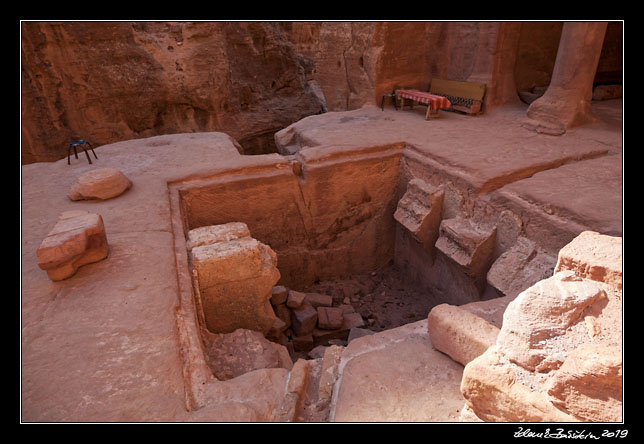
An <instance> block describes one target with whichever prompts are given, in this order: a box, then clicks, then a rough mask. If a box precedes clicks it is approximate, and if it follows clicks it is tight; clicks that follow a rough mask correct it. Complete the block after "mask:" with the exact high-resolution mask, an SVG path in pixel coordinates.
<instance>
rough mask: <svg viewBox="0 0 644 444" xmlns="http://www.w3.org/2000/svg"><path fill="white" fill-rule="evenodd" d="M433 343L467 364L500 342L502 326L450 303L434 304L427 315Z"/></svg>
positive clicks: (435, 346) (437, 348)
mask: <svg viewBox="0 0 644 444" xmlns="http://www.w3.org/2000/svg"><path fill="white" fill-rule="evenodd" d="M427 331H428V333H429V339H430V340H431V341H432V345H433V346H434V348H435V349H436V350H438V351H441V352H443V353H445V354H446V355H448V356H449V357H451V358H452V359H453V360H455V361H456V362H459V363H461V364H463V365H467V364H468V363H469V362H470V361H472V360H473V359H475V358H476V357H478V356H480V355H482V354H483V353H484V352H485V350H487V349H488V348H489V347H491V346H492V345H494V344H495V343H496V338H497V336H498V334H499V329H498V328H497V327H495V326H494V325H492V324H490V323H489V322H487V321H486V320H485V319H483V318H481V317H479V316H476V315H475V314H473V313H470V312H468V311H465V310H462V309H460V308H459V307H456V306H454V305H449V304H441V305H437V306H436V307H434V308H433V309H432V310H431V311H430V312H429V316H428V317H427Z"/></svg>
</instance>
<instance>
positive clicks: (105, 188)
mask: <svg viewBox="0 0 644 444" xmlns="http://www.w3.org/2000/svg"><path fill="white" fill-rule="evenodd" d="M131 186H132V182H130V179H128V178H127V177H126V176H125V174H123V173H122V172H120V171H119V170H117V169H114V168H98V169H95V170H92V171H88V172H87V173H85V174H83V175H82V176H80V177H79V178H78V179H77V180H76V182H74V184H73V185H72V186H71V188H70V189H69V192H68V193H67V197H69V198H70V199H71V200H93V199H97V200H107V199H111V198H113V197H117V196H119V195H121V194H123V193H124V192H126V191H127V190H129V189H130V187H131Z"/></svg>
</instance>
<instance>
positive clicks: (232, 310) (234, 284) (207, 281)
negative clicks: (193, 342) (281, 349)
mask: <svg viewBox="0 0 644 444" xmlns="http://www.w3.org/2000/svg"><path fill="white" fill-rule="evenodd" d="M226 225H227V226H226V227H215V228H211V229H209V230H205V229H197V230H199V232H197V233H192V232H191V233H189V235H188V237H189V239H192V240H195V241H196V240H197V239H200V241H199V245H198V246H193V247H192V250H191V252H190V258H191V263H192V267H193V279H194V281H195V283H196V284H197V285H196V286H197V288H198V290H199V296H200V299H201V306H202V309H203V314H204V318H205V321H206V326H207V328H208V330H210V331H211V332H212V333H231V332H233V331H235V330H236V329H238V328H246V329H250V330H255V331H259V332H262V333H264V334H266V333H267V332H268V331H269V330H270V329H271V328H272V327H273V325H274V324H275V320H276V319H277V318H276V316H275V312H274V311H273V308H272V306H271V304H270V298H271V296H272V289H273V287H274V286H275V284H276V283H277V281H278V280H279V278H280V273H279V270H278V269H277V255H276V254H275V252H274V251H273V250H272V249H271V248H270V247H269V246H267V245H264V244H262V243H261V242H259V241H257V240H256V239H253V238H251V237H235V236H238V235H240V234H243V233H244V232H245V230H243V227H242V226H240V225H229V224H226ZM202 228H203V227H202ZM238 229H241V231H240V230H238ZM222 233H225V234H222ZM231 237H232V239H231ZM208 241H214V242H215V243H212V244H207V243H204V242H208ZM193 245H197V242H195V244H193Z"/></svg>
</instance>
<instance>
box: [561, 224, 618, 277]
mask: <svg viewBox="0 0 644 444" xmlns="http://www.w3.org/2000/svg"><path fill="white" fill-rule="evenodd" d="M562 270H572V271H574V272H575V274H576V275H578V276H581V277H583V278H586V279H591V280H594V281H599V282H606V283H609V284H611V285H614V286H615V287H617V288H618V289H621V288H622V238H621V237H613V236H603V235H601V234H599V233H596V232H594V231H584V232H583V233H581V234H580V235H579V236H577V237H576V238H575V239H573V241H572V242H570V243H569V244H568V245H566V246H565V247H563V248H562V249H561V250H560V251H559V257H558V260H557V265H556V267H555V271H562Z"/></svg>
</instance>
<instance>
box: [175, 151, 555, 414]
mask: <svg viewBox="0 0 644 444" xmlns="http://www.w3.org/2000/svg"><path fill="white" fill-rule="evenodd" d="M408 149H409V147H407V146H406V145H405V144H404V143H396V144H389V145H382V146H370V147H355V146H322V147H315V148H308V149H306V150H302V151H300V152H298V153H297V154H295V155H293V156H286V157H283V156H279V155H277V154H275V155H267V156H259V157H255V158H254V159H253V160H252V161H250V160H248V158H246V159H244V160H243V161H240V164H239V165H240V166H236V167H230V168H221V169H220V170H219V173H217V174H214V175H212V176H210V177H206V178H190V179H186V180H182V181H180V182H176V183H173V184H170V188H169V191H170V202H171V206H172V213H173V218H172V221H173V230H174V234H175V253H176V257H177V270H178V275H179V285H180V292H181V307H180V308H179V310H178V316H177V319H178V326H179V333H180V337H181V342H182V353H183V357H184V363H185V367H184V376H185V378H186V384H187V385H188V386H189V388H190V389H189V390H188V393H189V399H188V407H189V408H198V407H199V406H200V405H203V404H204V403H206V402H207V401H205V400H204V397H205V396H207V395H206V394H205V393H206V392H207V390H205V389H204V387H205V386H207V382H208V381H209V380H210V379H209V378H212V374H211V373H210V370H209V368H208V365H206V362H205V361H206V359H208V358H207V356H204V351H203V350H204V347H207V344H206V345H204V344H203V343H204V341H205V342H208V339H207V338H208V337H209V335H210V334H211V333H215V334H216V333H221V332H216V331H215V332H212V331H209V330H208V329H206V328H205V325H206V322H205V320H204V315H203V313H204V312H208V311H210V310H217V307H204V306H202V304H204V303H208V302H207V301H206V302H204V301H203V300H202V299H201V297H200V295H199V289H198V283H194V282H193V281H192V277H193V275H192V271H191V265H190V259H189V254H188V253H187V252H186V240H187V239H188V233H189V232H190V230H193V229H196V228H200V227H208V226H215V225H222V224H228V223H231V222H242V223H244V224H246V225H247V227H248V229H249V232H250V236H251V237H252V238H253V239H256V240H258V241H259V242H261V243H263V244H265V245H268V246H269V247H270V248H271V249H272V250H273V251H274V252H275V254H276V257H277V268H278V269H279V274H280V279H279V282H276V284H277V285H280V286H285V287H287V288H288V289H290V290H294V291H298V292H316V293H322V294H327V295H330V296H332V297H333V300H334V306H339V305H351V306H352V307H353V309H354V310H355V312H357V313H358V314H359V315H360V316H361V317H362V319H363V321H364V322H365V325H364V327H365V328H369V329H371V330H373V331H380V330H383V329H389V328H393V327H397V326H400V325H403V324H406V323H410V322H414V321H416V320H419V319H423V318H425V317H426V316H427V314H428V313H429V311H430V310H431V308H432V307H434V306H435V305H438V304H441V303H449V304H453V305H460V304H464V303H468V302H473V301H477V300H480V299H481V298H483V297H484V293H485V297H486V298H487V297H490V296H501V295H502V293H503V292H499V294H492V295H491V294H490V290H492V293H494V289H492V288H491V287H490V285H489V276H488V275H489V273H488V272H489V271H490V272H491V269H490V267H492V269H494V267H493V263H494V261H495V260H496V259H498V261H497V262H499V263H501V262H503V261H506V262H507V261H508V260H510V261H513V262H512V266H513V267H514V266H517V267H518V268H516V269H517V270H519V271H520V267H522V266H523V265H522V264H521V260H523V259H525V258H527V259H526V260H528V261H530V260H533V259H532V258H534V257H535V254H536V253H535V251H536V250H535V251H533V250H534V248H532V247H531V248H528V250H530V251H527V250H526V252H525V254H523V253H522V254H519V256H521V257H518V256H517V257H518V259H517V258H514V257H513V256H512V255H503V256H501V253H502V252H503V251H506V250H507V251H508V253H511V252H512V248H510V247H511V246H512V245H513V244H515V242H516V241H517V238H518V236H519V232H520V221H516V220H514V219H513V218H512V217H510V216H511V215H510V216H508V214H507V212H505V213H504V212H501V214H500V215H499V214H496V215H494V216H493V217H492V218H491V219H493V220H494V221H495V222H493V223H492V224H490V223H489V220H488V221H487V222H484V221H482V220H479V221H476V222H475V221H474V220H473V219H471V218H466V217H464V216H463V214H464V212H462V211H460V208H461V207H462V206H463V197H462V196H461V195H460V192H459V191H457V190H456V187H455V186H454V185H453V183H451V182H450V181H449V180H448V179H445V178H444V177H441V176H440V175H437V174H435V172H432V171H430V173H429V175H428V177H429V179H428V181H427V182H426V181H424V180H421V179H417V178H415V176H416V175H415V174H414V171H418V167H419V164H418V162H416V161H415V160H414V159H413V156H411V158H409V157H408V156H407V154H408V153H406V152H407V150H408ZM430 182H432V183H430ZM497 227H500V229H499V230H497ZM522 245H523V244H522ZM500 247H502V248H500ZM524 256H525V258H524ZM537 257H540V256H539V254H537ZM535 262H536V261H535ZM546 262H547V261H546ZM546 265H547V264H546ZM548 267H549V265H547V266H546V267H545V268H546V269H545V271H544V272H545V273H548V272H551V271H552V270H551V267H550V270H547V268H548ZM492 271H493V270H492ZM513 272H516V271H513ZM486 277H488V282H486ZM529 279H536V280H538V277H537V276H536V274H535V275H534V276H533V275H530V276H529ZM519 280H520V279H519ZM531 284H532V283H529V284H526V286H529V285H531ZM193 285H194V287H197V288H193ZM496 290H499V288H496ZM298 357H299V356H298Z"/></svg>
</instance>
